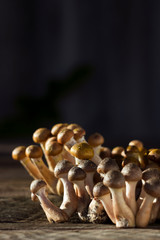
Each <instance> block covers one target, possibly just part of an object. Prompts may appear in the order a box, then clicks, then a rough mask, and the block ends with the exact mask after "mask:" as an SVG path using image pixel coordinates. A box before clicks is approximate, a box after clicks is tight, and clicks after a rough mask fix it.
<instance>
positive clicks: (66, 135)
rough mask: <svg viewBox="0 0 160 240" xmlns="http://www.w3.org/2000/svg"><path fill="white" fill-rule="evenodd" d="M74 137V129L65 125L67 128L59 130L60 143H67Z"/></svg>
mask: <svg viewBox="0 0 160 240" xmlns="http://www.w3.org/2000/svg"><path fill="white" fill-rule="evenodd" d="M72 137H74V133H73V131H72V130H70V129H68V128H66V127H65V128H63V129H62V130H60V131H59V133H58V135H57V142H58V143H60V144H65V143H67V142H68V141H69V140H70V139H71V138H72Z"/></svg>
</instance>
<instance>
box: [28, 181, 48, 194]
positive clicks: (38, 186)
mask: <svg viewBox="0 0 160 240" xmlns="http://www.w3.org/2000/svg"><path fill="white" fill-rule="evenodd" d="M45 186H47V184H46V183H45V182H44V181H43V180H40V179H36V180H34V181H32V182H31V185H30V191H31V193H33V194H36V192H38V191H39V190H40V189H41V188H43V187H45Z"/></svg>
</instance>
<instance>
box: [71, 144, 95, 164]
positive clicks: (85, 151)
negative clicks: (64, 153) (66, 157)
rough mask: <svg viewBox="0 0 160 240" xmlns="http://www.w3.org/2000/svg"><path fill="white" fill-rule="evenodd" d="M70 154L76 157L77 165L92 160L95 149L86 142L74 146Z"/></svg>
mask: <svg viewBox="0 0 160 240" xmlns="http://www.w3.org/2000/svg"><path fill="white" fill-rule="evenodd" d="M70 153H71V155H72V156H74V157H75V163H76V165H78V164H80V163H81V161H83V160H91V159H92V157H93V155H94V151H93V148H92V147H91V146H90V145H89V144H88V143H86V142H81V143H76V144H74V145H73V146H72V147H71V149H70Z"/></svg>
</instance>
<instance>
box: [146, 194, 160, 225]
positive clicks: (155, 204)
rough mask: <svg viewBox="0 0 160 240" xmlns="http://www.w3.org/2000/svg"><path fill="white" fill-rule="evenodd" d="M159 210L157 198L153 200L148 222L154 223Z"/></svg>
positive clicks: (159, 205) (159, 203)
mask: <svg viewBox="0 0 160 240" xmlns="http://www.w3.org/2000/svg"><path fill="white" fill-rule="evenodd" d="M159 210H160V199H159V198H157V199H156V200H154V201H153V206H152V210H151V214H150V219H149V223H154V222H155V221H156V219H157V218H158V213H159Z"/></svg>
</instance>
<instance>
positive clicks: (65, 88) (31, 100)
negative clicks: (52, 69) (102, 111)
mask: <svg viewBox="0 0 160 240" xmlns="http://www.w3.org/2000/svg"><path fill="white" fill-rule="evenodd" d="M92 73H93V67H91V66H90V65H85V66H79V67H76V68H75V69H74V70H73V71H71V73H70V74H68V75H67V76H66V77H65V78H64V79H51V80H49V81H47V91H46V93H45V94H44V95H43V96H42V97H34V96H32V95H29V94H28V95H26V96H17V98H16V99H15V104H16V108H17V112H16V113H15V114H14V115H12V116H7V117H5V118H4V119H2V120H1V121H0V136H1V138H5V137H7V138H8V137H10V138H12V137H28V136H30V135H31V134H32V133H33V131H35V129H37V128H39V127H47V126H48V125H53V124H54V123H57V122H63V119H62V117H61V115H60V111H59V109H58V107H57V106H58V103H59V101H60V100H63V97H65V96H66V95H67V94H72V92H73V91H75V90H76V89H78V87H79V86H82V85H83V84H85V82H86V81H88V80H89V78H90V76H91V75H92Z"/></svg>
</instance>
